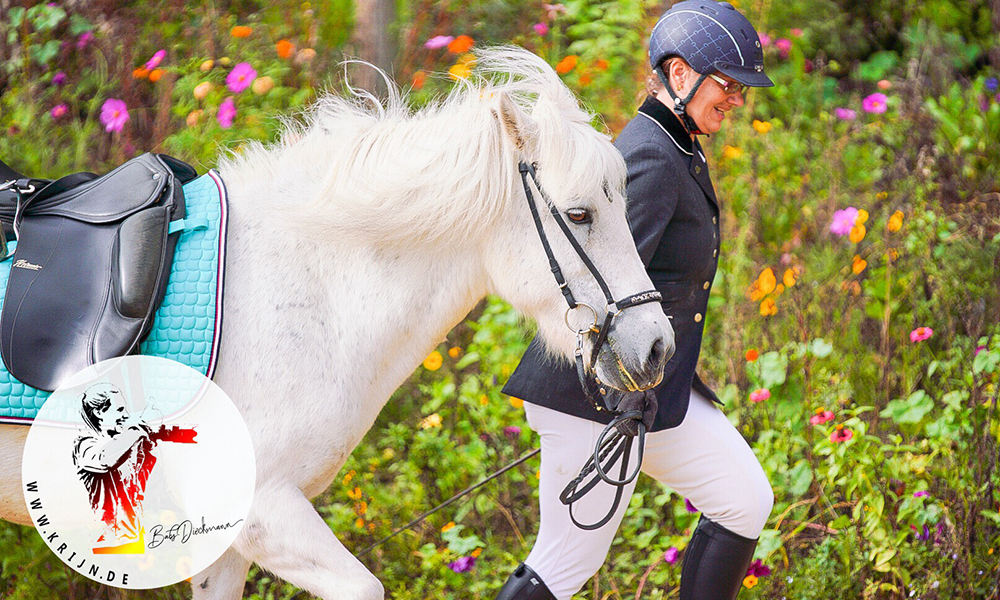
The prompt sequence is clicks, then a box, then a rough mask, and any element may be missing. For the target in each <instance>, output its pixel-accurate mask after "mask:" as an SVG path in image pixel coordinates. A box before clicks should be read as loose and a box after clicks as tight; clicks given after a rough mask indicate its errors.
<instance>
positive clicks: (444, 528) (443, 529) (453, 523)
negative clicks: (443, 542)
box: [441, 521, 455, 533]
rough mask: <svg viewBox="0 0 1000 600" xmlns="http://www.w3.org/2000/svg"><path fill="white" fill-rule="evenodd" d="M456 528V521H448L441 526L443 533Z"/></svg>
mask: <svg viewBox="0 0 1000 600" xmlns="http://www.w3.org/2000/svg"><path fill="white" fill-rule="evenodd" d="M454 528H455V522H454V521H448V524H447V525H445V526H444V527H442V528H441V533H444V532H446V531H448V530H450V529H454Z"/></svg>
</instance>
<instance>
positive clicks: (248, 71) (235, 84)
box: [226, 62, 257, 94]
mask: <svg viewBox="0 0 1000 600" xmlns="http://www.w3.org/2000/svg"><path fill="white" fill-rule="evenodd" d="M254 79H257V71H254V70H253V67H251V66H250V63H245V62H241V63H240V64H238V65H236V66H235V67H233V70H232V71H230V72H229V75H226V87H228V88H229V91H230V92H232V93H234V94H239V93H240V92H242V91H243V90H245V89H247V88H248V87H250V84H252V83H253V80H254Z"/></svg>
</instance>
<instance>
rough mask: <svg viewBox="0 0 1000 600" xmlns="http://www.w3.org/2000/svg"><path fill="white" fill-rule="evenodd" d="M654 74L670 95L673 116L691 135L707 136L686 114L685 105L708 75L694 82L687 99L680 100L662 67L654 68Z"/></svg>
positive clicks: (701, 76)
mask: <svg viewBox="0 0 1000 600" xmlns="http://www.w3.org/2000/svg"><path fill="white" fill-rule="evenodd" d="M655 72H656V76H657V77H659V78H660V81H662V82H663V85H664V86H666V88H667V92H669V93H670V98H671V99H673V101H674V114H675V115H677V117H678V118H679V119H680V120H681V122H682V123H684V126H685V127H687V130H688V132H690V133H691V134H693V135H707V134H705V133H704V132H703V131H701V130H700V129H699V128H698V124H697V123H695V122H694V119H692V118H691V115H689V114H688V113H687V104H688V102H690V101H691V99H692V98H694V95H695V93H696V92H697V91H698V88H700V87H701V84H702V83H704V82H705V79H706V78H708V74H707V73H706V74H703V75H700V76H699V77H698V80H697V81H695V82H694V87H692V88H691V93H689V94H688V95H687V98H681V97H680V96H678V95H677V92H675V91H674V86H672V85H670V78H669V77H667V74H666V73H665V72H664V71H663V66H662V65H660V66H659V67H656V69H655Z"/></svg>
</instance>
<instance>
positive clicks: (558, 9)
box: [542, 3, 566, 19]
mask: <svg viewBox="0 0 1000 600" xmlns="http://www.w3.org/2000/svg"><path fill="white" fill-rule="evenodd" d="M542 10H544V11H545V14H547V15H548V17H549V18H550V19H555V18H556V17H558V16H559V13H563V14H566V5H565V4H561V3H560V4H542Z"/></svg>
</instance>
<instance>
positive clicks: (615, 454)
mask: <svg viewBox="0 0 1000 600" xmlns="http://www.w3.org/2000/svg"><path fill="white" fill-rule="evenodd" d="M518 170H519V171H520V173H521V183H522V184H523V185H524V195H525V197H526V199H527V201H528V208H529V209H530V210H531V217H532V219H533V220H534V222H535V229H536V230H537V231H538V237H539V238H540V239H541V241H542V247H543V248H544V249H545V255H546V256H547V257H548V259H549V267H550V268H551V270H552V275H553V276H554V277H555V279H556V283H557V284H558V285H559V290H560V291H561V292H562V295H563V297H564V298H565V299H566V303H567V304H568V305H569V308H568V309H567V310H566V326H567V327H569V328H570V330H572V331H574V333H576V350H575V352H574V357H575V360H576V374H577V378H579V380H580V386H581V387H582V388H583V392H584V396H586V398H587V401H588V402H590V404H591V405H592V406H593V407H594V408H595V409H596V410H597V411H598V412H605V411H608V412H610V413H612V414H614V415H615V417H614V419H612V421H611V423H609V424H608V426H607V427H605V429H604V431H602V432H601V435H600V436H599V437H598V439H597V446H596V448H595V449H594V454H593V456H591V457H590V458H589V459H588V460H587V463H586V464H585V465H584V467H583V469H582V470H581V471H580V474H579V475H578V476H577V477H576V478H575V479H574V480H573V481H571V482H570V483H569V485H567V486H566V488H565V489H564V490H563V492H562V493H561V494H560V495H559V501H560V502H562V503H563V504H565V505H566V506H568V507H569V518H570V520H572V521H573V524H574V525H576V526H577V527H579V528H580V529H584V530H587V531H590V530H594V529H598V528H600V527H603V526H604V525H605V524H607V523H608V521H610V520H611V518H612V517H613V516H614V514H615V512H616V511H617V510H618V505H619V504H620V503H621V499H622V496H623V495H624V491H625V486H627V485H628V484H630V483H632V481H634V480H635V478H636V477H637V476H638V475H639V470H640V469H641V467H642V454H643V448H644V446H645V441H646V427H645V425H643V423H642V417H643V415H642V412H640V411H637V410H634V411H628V412H624V413H622V412H620V411H618V410H617V406H612V405H611V401H610V399H609V398H608V396H607V388H606V387H605V386H604V385H603V384H602V383H601V381H600V380H599V379H598V378H597V375H596V373H595V371H594V368H595V367H596V365H597V356H598V354H599V353H600V350H601V348H602V347H603V346H604V344H605V343H606V342H607V338H608V331H609V330H610V329H611V323H612V322H613V321H614V318H615V317H616V316H617V315H618V314H619V313H621V312H622V311H623V310H625V309H626V308H631V307H633V306H638V305H640V304H646V303H647V302H659V301H660V300H662V299H663V297H662V296H661V295H660V292H658V291H656V290H649V291H646V292H640V293H638V294H632V295H631V296H627V297H625V298H623V299H621V300H617V301H616V300H615V299H614V296H613V295H612V294H611V289H610V288H609V287H608V284H607V282H605V281H604V278H603V277H601V273H600V271H598V270H597V267H596V266H594V263H593V261H591V260H590V257H588V256H587V253H586V252H585V251H584V250H583V247H582V246H580V242H578V241H577V239H576V237H575V236H574V235H573V233H572V232H571V231H570V229H569V225H567V224H566V221H565V220H564V219H563V218H562V215H561V214H559V209H557V208H556V206H555V204H553V202H552V200H551V199H550V198H549V197H548V195H547V194H546V193H545V191H544V190H542V187H541V186H540V185H539V183H538V179H537V177H536V175H535V168H534V166H532V165H529V164H528V163H526V162H524V161H521V162H520V164H519V165H518ZM529 179H530V183H533V184H534V187H535V188H536V189H537V190H538V192H539V195H540V196H541V197H542V199H543V200H544V201H545V204H546V206H547V207H548V209H549V214H551V215H552V217H553V218H554V219H555V221H556V223H557V224H558V225H559V229H560V230H561V231H562V232H563V234H564V235H565V236H566V239H567V240H568V241H569V243H570V245H572V246H573V249H574V250H576V253H577V254H578V255H579V256H580V260H582V261H583V264H584V265H586V266H587V269H588V270H589V271H590V273H591V275H593V276H594V279H596V280H597V284H598V285H599V286H600V288H601V291H602V292H603V293H604V298H605V300H606V301H607V306H606V308H605V315H604V322H603V324H601V325H598V322H599V319H598V313H597V310H596V309H595V308H594V307H592V306H590V305H589V304H586V303H583V302H577V301H576V299H575V298H574V297H573V292H572V291H571V290H570V289H569V285H568V284H567V283H566V279H565V277H563V274H562V269H561V268H560V267H559V261H557V260H556V257H555V254H553V252H552V245H551V244H550V243H549V239H548V237H547V236H546V235H545V228H544V227H543V226H542V220H541V217H540V216H539V211H538V208H537V206H536V203H537V202H536V201H535V199H534V194H533V193H532V191H531V187H532V186H531V185H530V184H529ZM580 307H586V308H588V309H590V311H591V312H592V313H593V314H594V323H593V325H590V326H589V327H587V328H584V329H574V328H573V326H572V325H570V322H569V315H570V313H571V312H572V311H574V310H576V309H577V308H580ZM591 333H595V334H597V338H596V340H594V345H593V348H592V349H591V355H590V365H589V369H588V368H585V366H584V362H583V337H584V336H585V335H589V334H591ZM598 398H600V399H601V401H598ZM628 420H636V421H638V423H637V426H638V427H637V429H638V436H637V437H638V438H639V447H638V463H637V464H636V466H635V470H634V471H633V472H632V473H631V474H629V473H628V465H629V459H630V458H631V454H632V443H633V441H634V438H633V437H632V436H630V435H626V434H625V433H622V431H621V428H619V427H618V426H619V424H621V423H624V422H625V421H628ZM619 458H620V459H621V460H622V466H621V472H620V474H619V475H618V479H612V478H611V477H610V476H609V475H608V474H607V470H608V469H610V468H611V467H612V466H613V465H614V464H615V462H616V461H617V460H618V459H619ZM602 463H603V464H602ZM594 471H596V472H597V475H596V476H595V477H594V478H593V479H591V480H590V481H589V482H588V483H587V484H586V485H584V486H583V487H582V488H580V489H577V488H578V487H579V486H580V484H581V483H582V482H583V480H584V479H586V478H587V476H588V475H590V474H591V473H592V472H594ZM599 481H604V482H605V483H607V484H609V485H611V486H613V487H615V488H616V490H615V499H614V502H612V504H611V510H610V511H609V512H608V514H607V515H606V516H605V517H604V518H603V519H601V520H600V521H598V522H596V523H593V524H590V525H587V524H583V523H580V522H579V521H577V519H576V517H575V516H574V515H573V503H574V502H576V501H577V500H579V499H580V498H582V497H583V496H584V495H585V494H587V493H588V492H589V491H590V490H592V489H594V487H595V486H596V485H597V483H598V482H599Z"/></svg>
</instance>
